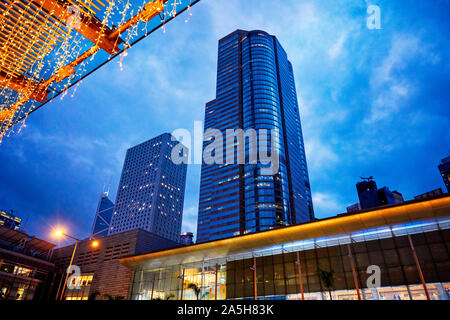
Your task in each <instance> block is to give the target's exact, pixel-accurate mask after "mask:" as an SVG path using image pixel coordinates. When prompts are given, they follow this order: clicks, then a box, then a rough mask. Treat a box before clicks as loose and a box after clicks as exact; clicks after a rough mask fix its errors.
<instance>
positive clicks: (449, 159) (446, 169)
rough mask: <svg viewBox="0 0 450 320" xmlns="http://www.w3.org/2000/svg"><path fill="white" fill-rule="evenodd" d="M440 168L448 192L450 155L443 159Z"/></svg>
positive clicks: (449, 184)
mask: <svg viewBox="0 0 450 320" xmlns="http://www.w3.org/2000/svg"><path fill="white" fill-rule="evenodd" d="M438 168H439V171H440V172H441V176H442V180H444V184H445V186H446V187H447V192H450V157H447V158H444V159H442V160H441V163H440V164H439V166H438Z"/></svg>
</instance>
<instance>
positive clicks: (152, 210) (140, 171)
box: [109, 133, 187, 242]
mask: <svg viewBox="0 0 450 320" xmlns="http://www.w3.org/2000/svg"><path fill="white" fill-rule="evenodd" d="M179 143H180V142H178V141H172V135H171V134H169V133H165V134H162V135H160V136H158V137H156V138H153V139H151V140H149V141H147V142H144V143H141V144H139V145H137V146H135V147H132V148H130V149H128V150H127V154H126V157H125V163H124V165H123V169H122V177H121V178H120V184H119V189H118V191H117V197H116V205H115V208H114V214H113V216H112V219H111V227H110V230H109V234H110V235H111V234H115V233H119V232H123V231H127V230H131V229H136V228H141V229H144V230H146V231H149V232H152V233H154V234H157V235H159V236H161V237H163V238H166V239H169V240H172V241H176V242H179V237H180V233H181V223H182V218H183V203H184V189H185V185H186V170H187V164H186V163H181V164H175V163H174V162H173V161H172V159H171V154H172V150H173V149H174V148H175V147H176V146H177V145H178V144H179ZM184 149H185V150H187V149H186V148H184Z"/></svg>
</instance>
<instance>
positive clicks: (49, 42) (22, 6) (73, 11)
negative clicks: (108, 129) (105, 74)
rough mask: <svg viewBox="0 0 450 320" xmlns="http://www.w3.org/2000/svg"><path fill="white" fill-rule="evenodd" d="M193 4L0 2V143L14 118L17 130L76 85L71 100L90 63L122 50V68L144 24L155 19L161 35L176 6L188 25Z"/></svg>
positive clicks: (174, 0)
mask: <svg viewBox="0 0 450 320" xmlns="http://www.w3.org/2000/svg"><path fill="white" fill-rule="evenodd" d="M191 1H192V0H189V1H188V0H144V1H143V2H142V5H140V6H139V5H136V4H134V3H133V2H136V1H133V0H58V1H56V0H4V1H3V2H2V3H1V4H0V97H1V98H0V143H1V141H2V139H3V137H4V136H7V137H8V136H10V134H11V133H14V132H15V130H14V127H13V126H14V125H15V124H16V122H17V121H18V119H22V121H21V122H20V123H21V124H20V126H19V128H18V130H17V131H18V132H20V131H21V130H22V129H24V128H25V127H26V124H25V122H26V119H27V117H28V116H29V114H30V113H31V112H32V111H34V110H35V109H36V108H37V107H38V106H40V105H41V104H42V103H44V102H46V101H48V100H50V99H52V98H54V97H55V96H56V95H60V98H61V99H64V98H65V96H66V95H67V94H68V89H69V88H70V87H71V86H72V85H73V84H74V83H75V82H76V83H77V84H76V86H75V87H74V90H73V92H72V93H71V97H74V95H75V93H76V91H77V89H78V88H79V85H80V82H79V81H80V79H81V78H82V77H83V76H84V75H86V74H87V73H88V72H89V69H93V67H91V66H90V64H92V63H95V65H94V67H95V66H98V65H99V61H100V62H101V61H102V60H103V61H108V60H110V59H111V58H112V57H114V56H115V55H116V53H118V52H120V51H122V52H121V53H120V59H119V65H120V69H121V70H123V60H124V58H125V57H126V56H127V55H128V52H127V49H128V48H129V47H131V46H132V44H133V41H134V40H135V39H136V38H137V37H138V36H139V33H140V32H139V30H143V31H144V32H145V35H147V34H148V31H147V25H148V23H149V22H150V21H153V19H154V18H155V17H156V18H157V17H159V20H158V22H157V24H159V25H161V26H162V30H163V32H164V33H165V24H166V22H167V20H169V19H170V18H173V17H175V16H176V15H177V13H178V12H179V11H180V8H185V9H187V11H188V17H187V19H186V22H188V21H189V19H190V17H191V16H192V13H191V6H192V3H191ZM188 2H189V3H188ZM50 8H51V10H50ZM69 9H70V10H69ZM49 12H51V14H49ZM77 19H78V20H77ZM86 21H89V22H86ZM115 24H117V26H118V27H116V26H115ZM139 24H142V25H141V26H142V27H141V28H140V27H139ZM109 26H111V27H109ZM151 29H153V27H152V28H151ZM100 53H101V55H100ZM105 53H106V55H105ZM97 55H100V58H98V59H97V58H96V56H97Z"/></svg>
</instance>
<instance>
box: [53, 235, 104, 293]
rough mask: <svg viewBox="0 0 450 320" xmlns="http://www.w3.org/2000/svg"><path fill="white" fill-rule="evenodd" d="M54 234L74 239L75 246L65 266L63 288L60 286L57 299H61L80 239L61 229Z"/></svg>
mask: <svg viewBox="0 0 450 320" xmlns="http://www.w3.org/2000/svg"><path fill="white" fill-rule="evenodd" d="M56 235H57V236H66V237H68V238H70V239H73V240H75V246H74V247H73V251H72V257H71V258H70V263H69V266H68V267H67V272H66V278H65V280H64V285H63V288H62V291H61V295H60V297H59V300H62V299H63V297H64V291H65V290H66V285H67V279H68V278H69V270H70V267H71V266H72V262H73V258H74V257H75V252H76V251H77V247H78V241H80V239H77V238H75V237H72V236H69V235H68V234H66V233H64V232H62V231H57V232H56ZM96 246H98V242H97V245H96Z"/></svg>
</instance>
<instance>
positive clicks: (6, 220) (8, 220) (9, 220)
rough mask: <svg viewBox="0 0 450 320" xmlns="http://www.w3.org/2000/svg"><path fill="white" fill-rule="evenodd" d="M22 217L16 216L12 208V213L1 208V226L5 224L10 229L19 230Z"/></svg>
mask: <svg viewBox="0 0 450 320" xmlns="http://www.w3.org/2000/svg"><path fill="white" fill-rule="evenodd" d="M21 223H22V219H21V218H19V217H16V216H15V215H14V214H13V211H12V210H11V212H10V213H7V212H6V211H3V210H0V226H5V227H7V228H9V229H13V230H19V229H20V224H21Z"/></svg>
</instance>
